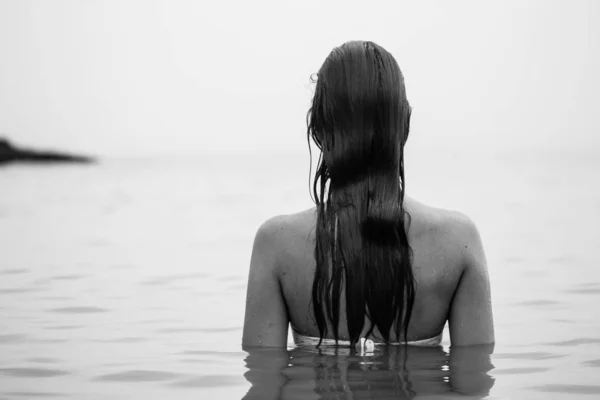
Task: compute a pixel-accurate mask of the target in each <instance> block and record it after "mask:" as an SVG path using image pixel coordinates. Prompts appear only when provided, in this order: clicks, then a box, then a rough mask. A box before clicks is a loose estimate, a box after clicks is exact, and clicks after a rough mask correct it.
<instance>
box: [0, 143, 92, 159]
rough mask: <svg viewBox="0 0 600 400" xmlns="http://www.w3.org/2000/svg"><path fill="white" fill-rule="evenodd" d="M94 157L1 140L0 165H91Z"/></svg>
mask: <svg viewBox="0 0 600 400" xmlns="http://www.w3.org/2000/svg"><path fill="white" fill-rule="evenodd" d="M95 162H97V160H96V159H95V158H94V157H90V156H85V155H79V154H72V153H67V152H58V151H41V150H33V149H29V148H20V147H17V146H14V145H13V144H12V143H11V142H10V141H9V140H8V139H5V138H4V139H3V138H0V165H5V164H9V163H36V164H49V163H52V164H55V163H77V164H91V163H95Z"/></svg>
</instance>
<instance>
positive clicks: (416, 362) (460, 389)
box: [244, 346, 494, 399]
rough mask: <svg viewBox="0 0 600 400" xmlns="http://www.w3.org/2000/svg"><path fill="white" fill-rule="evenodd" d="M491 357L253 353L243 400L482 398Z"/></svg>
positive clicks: (482, 352) (422, 352)
mask: <svg viewBox="0 0 600 400" xmlns="http://www.w3.org/2000/svg"><path fill="white" fill-rule="evenodd" d="M492 351H493V346H469V347H455V348H453V349H452V350H450V351H449V352H446V351H444V349H443V348H442V347H441V346H440V347H412V346H409V347H404V346H389V347H383V346H382V347H378V348H376V349H375V351H374V352H372V353H362V354H361V353H359V352H356V351H351V350H349V349H344V348H339V349H336V348H334V347H329V348H322V349H314V348H295V349H293V350H289V351H286V350H279V349H254V350H250V351H249V353H248V356H247V357H246V360H245V361H246V367H247V368H248V371H247V372H246V374H245V375H244V376H245V377H246V379H247V380H248V382H250V384H251V385H252V387H251V388H250V390H249V391H248V393H247V394H246V396H245V397H244V399H300V398H301V399H387V398H390V399H391V398H394V399H412V398H415V397H416V396H419V398H422V396H442V395H443V396H444V398H447V395H461V396H469V397H470V398H483V397H486V396H487V395H488V394H489V393H490V390H491V388H492V386H493V385H494V378H493V377H492V376H491V375H490V374H489V372H490V371H491V370H492V369H493V368H494V366H493V365H492V362H491V358H490V356H491V354H492ZM469 397H467V398H469ZM463 398H464V397H463Z"/></svg>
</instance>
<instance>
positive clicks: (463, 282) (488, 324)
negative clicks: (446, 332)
mask: <svg viewBox="0 0 600 400" xmlns="http://www.w3.org/2000/svg"><path fill="white" fill-rule="evenodd" d="M459 230H460V233H459V235H460V236H459V240H460V243H462V244H461V251H462V253H463V257H462V258H463V263H464V269H463V273H462V277H461V278H460V282H459V283H458V287H457V289H456V292H455V293H454V298H453V300H452V305H451V309H450V316H449V326H450V342H451V345H452V346H467V345H473V344H492V343H494V342H495V338H494V318H493V315H492V299H491V291H490V279H489V275H488V269H487V262H486V258H485V253H484V251H483V244H482V243H481V237H480V235H479V231H478V230H477V227H476V226H475V224H474V223H473V222H472V221H471V220H469V219H468V218H466V217H465V218H463V219H462V221H461V222H460V228H459Z"/></svg>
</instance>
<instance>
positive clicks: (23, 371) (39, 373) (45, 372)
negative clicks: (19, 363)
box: [0, 367, 69, 378]
mask: <svg viewBox="0 0 600 400" xmlns="http://www.w3.org/2000/svg"><path fill="white" fill-rule="evenodd" d="M0 374H2V375H7V376H17V377H24V378H50V377H54V376H61V375H67V374H69V372H67V371H63V370H60V369H50V368H30V367H23V368H0Z"/></svg>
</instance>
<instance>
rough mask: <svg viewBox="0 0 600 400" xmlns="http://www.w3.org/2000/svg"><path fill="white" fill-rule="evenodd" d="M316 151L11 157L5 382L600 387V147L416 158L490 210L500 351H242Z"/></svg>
mask: <svg viewBox="0 0 600 400" xmlns="http://www.w3.org/2000/svg"><path fill="white" fill-rule="evenodd" d="M308 167H309V162H308V155H281V154H278V155H277V154H270V155H269V154H211V155H206V156H198V157H196V158H192V157H188V158H179V159H178V158H155V159H104V160H102V161H101V162H100V163H99V164H97V165H87V166H82V165H55V166H33V165H11V166H5V167H2V168H0V399H30V398H31V399H33V398H36V399H37V398H60V399H134V398H136V399H137V398H139V399H168V398H177V399H241V398H244V397H245V398H247V399H279V398H283V399H362V398H368V399H385V398H407V399H411V398H417V399H446V398H489V399H596V398H600V379H599V378H600V307H599V305H598V304H599V302H598V299H599V298H600V248H599V245H600V228H599V226H600V187H598V182H600V152H596V153H594V152H593V151H591V150H588V151H581V152H564V153H562V152H549V151H548V152H542V151H540V152H532V151H524V150H523V151H512V152H504V153H502V152H498V153H495V154H483V153H471V152H467V151H465V152H464V153H450V154H447V153H440V154H421V155H410V154H409V156H408V160H407V166H406V175H407V193H408V194H409V195H410V196H412V197H415V198H417V199H419V200H420V201H423V202H427V203H430V204H432V205H435V206H440V207H444V208H450V209H457V210H460V211H462V212H464V213H466V214H468V215H469V216H471V218H472V219H473V220H474V221H475V222H476V224H477V225H478V226H479V229H480V232H481V235H482V238H483V241H484V246H485V249H486V253H487V259H488V264H489V269H490V276H491V283H492V291H493V305H494V316H495V324H496V340H497V344H496V347H495V351H494V353H493V354H492V355H491V356H488V355H485V354H481V353H479V352H478V350H477V349H471V350H469V349H467V350H464V351H462V352H461V351H459V350H452V351H451V350H450V348H449V344H450V343H449V338H448V335H447V332H446V335H445V338H444V342H443V347H442V348H437V349H409V350H408V351H406V350H404V349H402V348H395V349H391V350H389V351H384V350H382V351H377V352H375V353H373V354H349V353H348V352H344V351H342V350H340V351H335V350H333V349H331V350H329V351H324V352H321V353H319V352H316V351H311V350H310V349H296V348H294V347H293V346H290V347H289V349H288V350H287V351H283V350H280V351H272V350H271V351H262V352H260V351H258V352H253V353H247V352H244V351H242V349H241V346H240V343H241V334H242V323H243V314H244V301H245V288H246V279H247V273H248V263H249V256H250V251H251V246H252V239H253V235H254V233H255V232H256V229H257V228H258V226H259V225H260V224H261V223H262V222H263V221H264V220H265V219H267V218H268V217H270V216H272V215H275V214H285V213H290V212H294V211H298V210H302V209H305V208H309V207H311V206H312V202H311V199H310V194H309V186H308V172H309V168H308Z"/></svg>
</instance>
